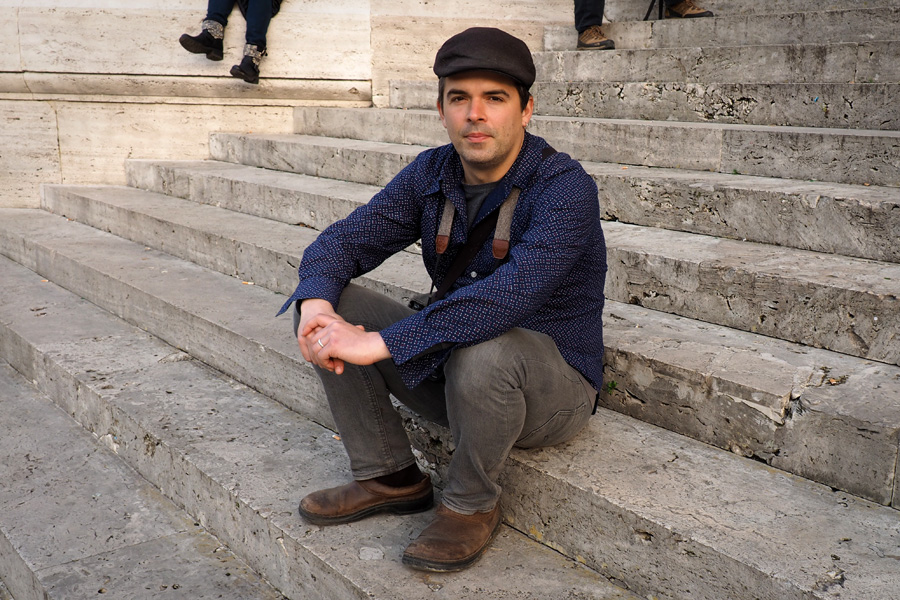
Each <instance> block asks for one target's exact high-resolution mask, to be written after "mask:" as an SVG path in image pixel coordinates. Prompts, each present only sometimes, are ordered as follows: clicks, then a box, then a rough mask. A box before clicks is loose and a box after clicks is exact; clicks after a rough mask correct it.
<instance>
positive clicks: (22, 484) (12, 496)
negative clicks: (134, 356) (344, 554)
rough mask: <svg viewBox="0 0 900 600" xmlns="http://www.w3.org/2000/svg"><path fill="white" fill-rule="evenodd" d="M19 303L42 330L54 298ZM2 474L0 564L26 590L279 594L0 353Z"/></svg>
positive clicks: (273, 599) (24, 595)
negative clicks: (25, 307)
mask: <svg viewBox="0 0 900 600" xmlns="http://www.w3.org/2000/svg"><path fill="white" fill-rule="evenodd" d="M2 260H3V262H4V266H5V267H9V266H10V265H9V261H7V260H6V259H2ZM16 270H17V271H19V272H21V271H25V269H23V268H21V267H19V268H18V269H16ZM7 273H8V269H4V276H6V275H7ZM28 276H30V278H31V279H32V288H36V287H37V286H35V285H34V283H37V285H38V286H40V282H39V281H37V280H38V278H37V276H35V275H34V274H33V273H30V272H29V273H28ZM46 287H47V285H46V284H45V285H44V288H45V289H46ZM33 291H35V292H37V289H34V290H33ZM43 291H44V290H41V292H43ZM5 300H6V299H4V305H5V306H4V309H6V308H9V307H8V306H6V301H5ZM38 302H40V304H37V303H38ZM18 304H19V305H20V306H21V305H22V304H26V305H27V306H29V308H28V309H26V310H27V312H28V313H30V315H28V316H29V317H30V323H29V325H30V326H31V328H30V329H31V332H32V333H33V334H40V333H39V332H40V331H41V330H42V329H43V331H44V333H46V332H47V330H46V328H45V326H46V325H47V321H51V320H53V319H52V318H51V319H46V318H45V317H47V311H52V310H53V309H52V308H50V307H49V306H50V303H49V302H47V297H46V296H45V295H44V294H43V293H41V294H40V297H38V296H31V297H30V298H27V299H26V298H20V299H19V302H18ZM4 312H6V311H4ZM26 314H27V313H26ZM6 316H8V313H7V314H4V318H3V319H2V320H3V322H4V324H5V323H6ZM22 316H23V315H22V314H19V315H18V317H19V318H21V317H22ZM0 337H2V338H4V339H5V336H3V335H2V334H0ZM57 339H59V338H57ZM64 339H66V342H71V341H72V340H70V339H68V338H64ZM2 346H3V347H4V348H6V347H7V344H2ZM64 346H65V343H57V344H56V345H55V347H56V349H57V350H60V349H61V348H63V347H64ZM93 366H95V367H97V366H98V365H97V364H94V365H93ZM92 373H95V372H92V371H87V372H85V373H80V374H79V375H80V376H81V377H82V378H84V379H86V380H90V379H91V378H92V377H93V375H92ZM0 479H2V481H3V485H2V486H0V574H2V575H3V580H4V582H5V583H6V585H7V586H8V588H9V589H8V591H9V592H11V594H13V595H14V597H15V598H18V599H19V600H26V599H29V598H46V599H48V600H50V599H54V598H59V599H62V598H96V597H98V595H100V596H99V597H108V598H157V597H163V596H166V595H167V594H168V595H172V594H174V595H176V596H179V597H185V598H192V599H194V598H196V599H197V600H201V599H213V598H221V599H227V598H233V599H235V600H245V599H249V598H253V599H258V600H264V599H268V600H278V599H279V598H283V596H282V595H281V594H280V593H278V592H277V591H275V589H274V588H272V586H270V585H269V584H268V583H266V582H265V581H264V580H263V579H262V578H260V577H259V575H257V574H256V573H255V572H253V571H252V570H250V569H249V568H248V567H247V565H246V564H245V563H244V562H243V561H241V560H240V559H238V558H236V557H235V556H234V554H233V553H232V552H231V551H230V550H229V549H228V548H226V547H225V546H223V545H222V544H221V543H220V542H219V541H218V540H217V539H216V538H215V537H213V536H212V535H210V534H209V533H208V532H207V531H206V530H205V528H204V527H202V526H201V525H200V524H199V523H196V522H194V519H192V518H190V517H189V516H188V515H187V514H186V513H185V512H184V511H182V510H180V509H179V508H177V507H176V506H175V505H174V504H173V503H172V501H171V500H169V499H167V498H165V497H164V496H163V495H162V494H160V492H159V490H157V489H156V488H154V487H153V486H152V485H150V484H149V483H148V482H147V481H146V480H145V479H144V478H143V477H141V476H140V475H139V474H138V473H136V472H135V471H134V470H133V469H132V468H131V467H129V466H127V465H126V464H125V463H124V462H123V461H122V460H120V459H119V458H118V457H116V455H115V454H114V453H113V452H111V451H110V450H109V449H108V448H105V447H103V446H101V445H100V444H98V442H97V440H96V439H94V438H93V437H92V436H91V434H90V433H88V432H87V431H85V430H84V429H83V428H82V427H81V426H80V425H79V424H78V423H76V422H75V421H74V420H72V418H71V417H69V416H68V415H67V414H65V412H63V411H62V410H60V408H59V407H58V406H56V405H54V404H53V402H52V401H51V400H50V399H48V398H47V397H45V396H43V395H41V394H40V393H39V392H38V391H37V390H36V389H35V388H34V387H33V386H32V385H31V384H30V383H28V382H27V381H26V380H25V379H24V378H23V377H22V376H21V375H20V374H19V373H16V372H15V371H14V370H13V369H12V368H11V367H10V366H9V364H8V363H7V362H6V360H4V359H3V358H2V357H0ZM0 597H6V598H11V597H13V596H10V595H6V596H4V595H3V593H0Z"/></svg>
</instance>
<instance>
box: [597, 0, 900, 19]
mask: <svg viewBox="0 0 900 600" xmlns="http://www.w3.org/2000/svg"><path fill="white" fill-rule="evenodd" d="M896 5H897V2H896V0H846V1H838V0H828V1H826V2H820V1H818V0H762V1H759V2H743V1H741V0H703V3H702V4H701V6H702V7H704V8H706V9H708V10H711V11H713V12H714V13H715V14H718V15H760V14H761V15H767V14H772V13H796V12H812V11H824V10H839V9H848V8H882V7H896ZM648 6H649V3H648V2H644V1H643V0H641V1H640V2H639V1H637V0H610V1H609V2H607V4H606V8H605V10H604V14H605V15H606V16H607V18H608V19H610V20H611V21H640V20H641V19H643V18H644V15H645V14H647V8H648ZM656 14H657V13H656V7H655V6H654V7H653V14H652V15H651V19H655V18H656Z"/></svg>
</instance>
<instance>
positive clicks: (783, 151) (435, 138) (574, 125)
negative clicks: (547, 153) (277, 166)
mask: <svg viewBox="0 0 900 600" xmlns="http://www.w3.org/2000/svg"><path fill="white" fill-rule="evenodd" d="M294 130H295V132H296V133H299V134H305V135H314V136H329V137H338V138H350V139H354V140H377V141H380V142H389V143H396V144H413V145H424V146H438V145H442V144H445V143H446V142H447V133H446V131H445V130H444V128H443V127H442V126H441V123H440V120H439V119H438V116H437V112H436V111H429V110H397V109H340V108H318V107H298V108H296V109H295V110H294ZM529 130H530V131H531V132H532V133H534V134H536V135H539V136H541V137H543V138H545V139H546V140H547V141H548V142H550V143H551V144H552V145H553V146H554V147H555V148H556V149H557V150H559V151H560V152H566V153H568V154H570V155H572V156H573V157H574V158H576V159H577V160H582V161H602V162H617V163H623V164H627V165H643V166H648V167H666V168H678V169H690V170H696V171H715V172H719V173H731V174H744V175H759V176H764V177H780V178H790V179H812V180H817V181H831V182H836V183H851V184H870V185H887V186H892V187H897V186H900V131H873V130H854V129H819V128H808V127H766V126H758V125H730V124H721V123H683V122H668V121H638V120H624V119H622V120H618V119H593V118H579V119H571V118H565V117H544V116H538V117H535V118H533V119H532V121H531V124H530V125H529ZM216 144H217V137H216V136H212V137H211V141H210V153H211V156H212V158H215V159H218V160H223V155H224V152H223V151H222V149H221V148H218V147H217V146H216ZM240 162H244V161H240Z"/></svg>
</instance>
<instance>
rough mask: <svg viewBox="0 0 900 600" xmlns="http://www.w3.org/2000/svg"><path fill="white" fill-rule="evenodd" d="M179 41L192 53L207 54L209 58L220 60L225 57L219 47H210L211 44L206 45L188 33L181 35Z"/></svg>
mask: <svg viewBox="0 0 900 600" xmlns="http://www.w3.org/2000/svg"><path fill="white" fill-rule="evenodd" d="M178 42H179V43H180V44H181V47H182V48H184V49H185V50H187V51H188V52H190V53H191V54H205V55H206V58H208V59H209V60H215V61H219V60H222V58H223V57H224V55H223V54H222V52H220V51H219V49H218V48H210V47H209V46H204V45H203V44H200V43H198V42H196V41H195V40H194V39H192V38H191V37H190V36H189V35H187V34H184V35H183V36H181V38H179V40H178Z"/></svg>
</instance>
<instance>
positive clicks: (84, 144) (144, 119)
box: [58, 102, 290, 184]
mask: <svg viewBox="0 0 900 600" xmlns="http://www.w3.org/2000/svg"><path fill="white" fill-rule="evenodd" d="M58 119H59V146H60V151H61V154H62V169H61V170H62V181H63V183H111V184H121V183H124V182H125V176H124V170H123V165H124V162H123V161H124V159H125V158H130V157H141V158H168V157H170V156H172V154H173V153H175V152H177V153H178V155H179V156H184V157H185V158H205V157H206V156H207V155H208V153H209V148H208V145H207V134H208V132H209V131H215V130H227V131H234V130H236V129H243V130H244V131H262V130H268V131H269V132H270V133H279V132H285V131H287V130H289V127H290V109H289V108H287V107H267V106H260V107H245V106H199V107H196V106H195V107H185V106H180V105H157V104H150V105H145V104H131V103H123V104H94V103H87V104H82V103H75V102H73V103H64V104H60V105H59V108H58Z"/></svg>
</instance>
